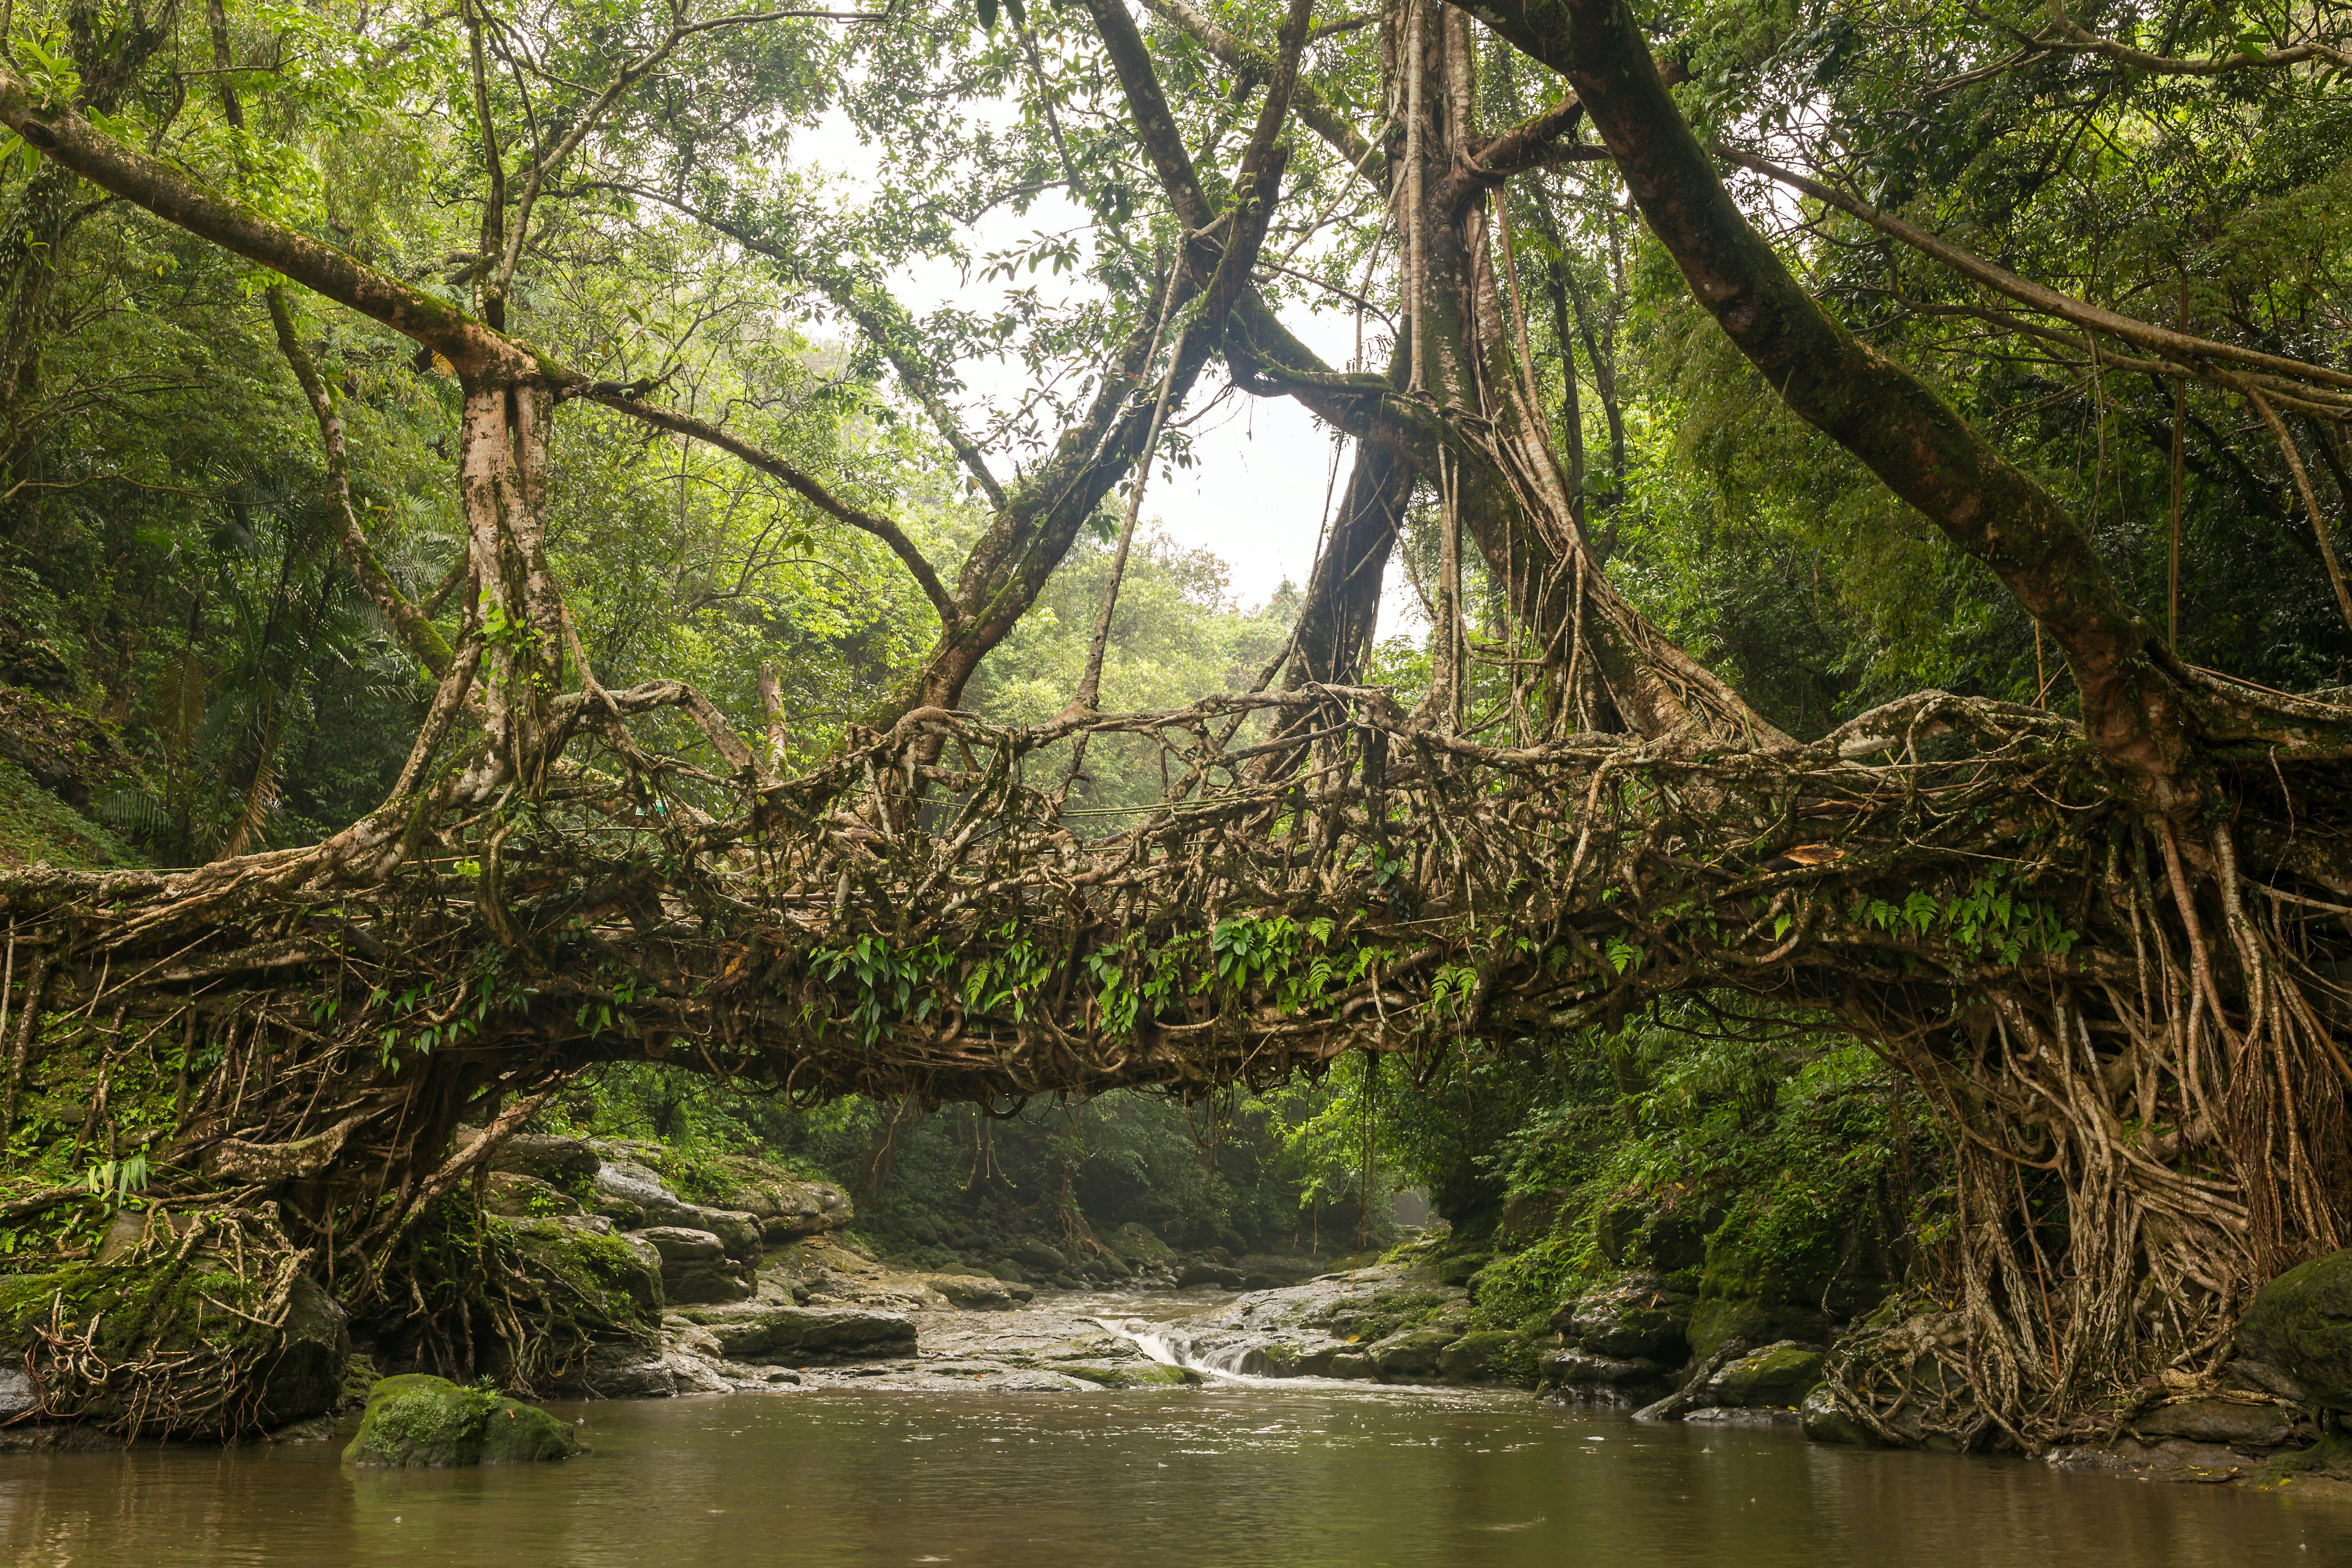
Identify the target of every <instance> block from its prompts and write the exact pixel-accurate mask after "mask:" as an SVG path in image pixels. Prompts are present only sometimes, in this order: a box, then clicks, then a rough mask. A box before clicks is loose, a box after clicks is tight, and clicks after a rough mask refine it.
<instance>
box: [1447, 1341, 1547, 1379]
mask: <svg viewBox="0 0 2352 1568" xmlns="http://www.w3.org/2000/svg"><path fill="white" fill-rule="evenodd" d="M1524 1349H1525V1347H1524V1346H1523V1344H1522V1342H1521V1341H1520V1339H1519V1336H1518V1335H1517V1334H1514V1333H1507V1332H1505V1331H1500V1330H1495V1329H1483V1330H1480V1331H1478V1332H1476V1333H1470V1334H1465V1335H1463V1336H1462V1337H1461V1338H1460V1339H1458V1340H1456V1341H1454V1342H1453V1343H1452V1344H1450V1345H1447V1346H1446V1347H1445V1348H1444V1350H1443V1351H1440V1352H1438V1355H1437V1370H1438V1373H1440V1374H1441V1375H1442V1376H1444V1379H1445V1381H1446V1382H1448V1383H1507V1382H1513V1381H1517V1379H1518V1378H1519V1377H1520V1375H1521V1367H1520V1363H1522V1362H1525V1363H1528V1365H1527V1369H1526V1370H1527V1371H1528V1373H1532V1371H1533V1363H1534V1357H1533V1356H1531V1355H1528V1354H1525V1353H1524Z"/></svg>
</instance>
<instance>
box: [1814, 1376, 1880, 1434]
mask: <svg viewBox="0 0 2352 1568" xmlns="http://www.w3.org/2000/svg"><path fill="white" fill-rule="evenodd" d="M1797 1410H1798V1415H1799V1416H1800V1417H1801V1419H1802V1420H1803V1422H1804V1426H1805V1436H1808V1437H1811V1439H1812V1440H1813V1441H1814V1442H1816V1443H1850V1444H1852V1445H1853V1446H1854V1447H1870V1446H1872V1445H1873V1444H1874V1443H1875V1442H1877V1440H1878V1439H1877V1436H1876V1434H1874V1433H1873V1432H1872V1431H1871V1429H1870V1428H1869V1427H1868V1426H1864V1424H1863V1421H1862V1419H1861V1417H1859V1416H1857V1415H1854V1414H1853V1412H1851V1411H1849V1410H1848V1409H1846V1407H1845V1405H1844V1402H1843V1401H1842V1400H1840V1399H1839V1398H1838V1396H1837V1395H1836V1394H1834V1393H1832V1391H1831V1389H1830V1386H1829V1384H1820V1385H1819V1386H1817V1387H1816V1388H1814V1390H1813V1391H1812V1392H1811V1394H1806V1395H1805V1399H1804V1403H1803V1404H1801V1405H1799V1406H1798V1407H1797Z"/></svg>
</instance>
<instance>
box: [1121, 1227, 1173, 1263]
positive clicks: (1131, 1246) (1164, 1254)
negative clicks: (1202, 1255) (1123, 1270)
mask: <svg viewBox="0 0 2352 1568" xmlns="http://www.w3.org/2000/svg"><path fill="white" fill-rule="evenodd" d="M1110 1244H1111V1246H1113V1247H1117V1248H1118V1253H1119V1256H1120V1257H1122V1258H1126V1259H1127V1260H1128V1262H1129V1263H1141V1264H1173V1262H1174V1261H1175V1258H1176V1254H1175V1251H1174V1249H1173V1248H1171V1247H1170V1246H1169V1245H1168V1244H1167V1243H1166V1242H1164V1241H1162V1240H1160V1238H1159V1237H1156V1236H1154V1235H1152V1234H1151V1232H1150V1231H1149V1230H1147V1229H1145V1228H1144V1227H1143V1226H1140V1225H1138V1224H1136V1223H1135V1222H1134V1221H1132V1220H1129V1222H1128V1223H1127V1224H1125V1225H1123V1226H1119V1227H1118V1229H1117V1230H1115V1231H1113V1232H1112V1233H1111V1235H1110Z"/></svg>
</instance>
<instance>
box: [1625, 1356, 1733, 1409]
mask: <svg viewBox="0 0 2352 1568" xmlns="http://www.w3.org/2000/svg"><path fill="white" fill-rule="evenodd" d="M1747 1353H1748V1344H1747V1342H1745V1341H1743V1340H1731V1341H1727V1342H1725V1343H1723V1344H1720V1345H1718V1346H1717V1347H1716V1349H1715V1353H1714V1354H1712V1355H1710V1356H1708V1357H1707V1358H1706V1360H1705V1361H1703V1362H1701V1363H1699V1364H1698V1366H1697V1368H1696V1370H1695V1371H1694V1372H1693V1373H1691V1374H1690V1376H1689V1378H1688V1379H1686V1380H1685V1382H1684V1384H1683V1385H1682V1386H1681V1387H1680V1388H1677V1389H1676V1390H1675V1391H1674V1392H1673V1393H1672V1394H1667V1395H1666V1396H1665V1397H1664V1399H1661V1400H1658V1401H1657V1402H1656V1403H1654V1404H1651V1405H1643V1406H1642V1408H1641V1409H1639V1410H1636V1411H1635V1412H1633V1419H1634V1420H1636V1421H1679V1420H1681V1419H1682V1418H1683V1417H1684V1416H1685V1415H1689V1414H1690V1413H1691V1412H1692V1411H1694V1410H1696V1409H1698V1408H1700V1407H1701V1406H1703V1405H1706V1403H1707V1385H1708V1384H1709V1383H1710V1382H1711V1381H1712V1380H1713V1378H1714V1376H1715V1374H1716V1373H1718V1372H1721V1371H1722V1370H1723V1369H1724V1368H1725V1367H1727V1366H1728V1365H1730V1364H1731V1363H1733V1362H1735V1361H1738V1359H1739V1358H1740V1357H1741V1356H1743V1355H1745V1354H1747Z"/></svg>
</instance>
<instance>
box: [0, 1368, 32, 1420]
mask: <svg viewBox="0 0 2352 1568" xmlns="http://www.w3.org/2000/svg"><path fill="white" fill-rule="evenodd" d="M40 1403H41V1395H40V1391H39V1390H37V1389H36V1388H35V1387H34V1386H33V1379H32V1377H31V1375H30V1374H29V1373H26V1371H25V1369H24V1368H23V1367H21V1366H0V1424H5V1423H7V1422H11V1421H16V1420H18V1419H20V1418H22V1417H24V1416H26V1415H31V1414H32V1413H33V1412H34V1411H35V1410H36V1409H37V1408H39V1406H40Z"/></svg>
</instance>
